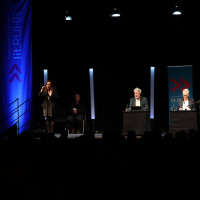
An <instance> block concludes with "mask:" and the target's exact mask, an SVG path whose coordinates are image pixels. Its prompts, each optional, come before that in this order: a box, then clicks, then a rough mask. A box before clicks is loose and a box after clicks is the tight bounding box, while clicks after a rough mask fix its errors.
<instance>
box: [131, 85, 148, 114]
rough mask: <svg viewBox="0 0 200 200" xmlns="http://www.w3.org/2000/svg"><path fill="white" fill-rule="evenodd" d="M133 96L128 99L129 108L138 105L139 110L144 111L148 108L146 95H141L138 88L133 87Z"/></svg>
mask: <svg viewBox="0 0 200 200" xmlns="http://www.w3.org/2000/svg"><path fill="white" fill-rule="evenodd" d="M133 91H134V97H133V98H131V99H130V104H129V108H131V107H134V106H140V107H141V110H143V111H146V110H148V109H149V106H148V101H147V98H146V97H142V96H140V95H141V92H142V90H141V89H140V88H135V89H134V90H133Z"/></svg>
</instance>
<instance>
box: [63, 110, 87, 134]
mask: <svg viewBox="0 0 200 200" xmlns="http://www.w3.org/2000/svg"><path fill="white" fill-rule="evenodd" d="M66 124H67V133H68V134H70V131H69V124H68V121H67V119H66ZM85 130H87V118H86V114H85V115H84V119H83V134H84V133H85Z"/></svg>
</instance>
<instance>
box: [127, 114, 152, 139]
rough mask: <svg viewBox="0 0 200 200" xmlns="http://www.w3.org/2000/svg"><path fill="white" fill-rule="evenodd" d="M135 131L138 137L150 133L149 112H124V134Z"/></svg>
mask: <svg viewBox="0 0 200 200" xmlns="http://www.w3.org/2000/svg"><path fill="white" fill-rule="evenodd" d="M128 131H135V132H136V135H143V134H144V132H145V131H150V112H149V111H140V110H137V111H136V110H134V111H123V132H124V133H127V132H128Z"/></svg>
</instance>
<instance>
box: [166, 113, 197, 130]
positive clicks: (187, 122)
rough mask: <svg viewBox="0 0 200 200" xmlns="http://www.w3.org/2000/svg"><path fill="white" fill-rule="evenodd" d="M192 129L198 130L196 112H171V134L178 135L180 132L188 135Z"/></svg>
mask: <svg viewBox="0 0 200 200" xmlns="http://www.w3.org/2000/svg"><path fill="white" fill-rule="evenodd" d="M190 129H194V130H197V112H196V111H193V110H192V111H170V124H169V132H170V133H172V134H176V132H178V131H185V132H186V133H188V131H189V130H190Z"/></svg>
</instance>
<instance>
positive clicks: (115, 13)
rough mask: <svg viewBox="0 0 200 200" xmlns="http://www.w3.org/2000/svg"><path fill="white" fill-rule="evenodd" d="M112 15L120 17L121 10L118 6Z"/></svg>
mask: <svg viewBox="0 0 200 200" xmlns="http://www.w3.org/2000/svg"><path fill="white" fill-rule="evenodd" d="M110 16H111V17H120V11H119V9H118V8H114V9H113V12H112V13H111V15H110Z"/></svg>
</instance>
